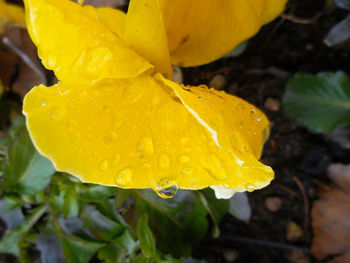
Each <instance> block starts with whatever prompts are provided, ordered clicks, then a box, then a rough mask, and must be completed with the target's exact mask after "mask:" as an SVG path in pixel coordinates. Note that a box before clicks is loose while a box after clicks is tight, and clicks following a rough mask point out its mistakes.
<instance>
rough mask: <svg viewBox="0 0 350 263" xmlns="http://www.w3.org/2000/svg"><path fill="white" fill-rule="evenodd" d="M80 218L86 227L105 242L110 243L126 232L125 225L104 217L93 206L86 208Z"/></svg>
mask: <svg viewBox="0 0 350 263" xmlns="http://www.w3.org/2000/svg"><path fill="white" fill-rule="evenodd" d="M80 217H81V219H82V220H83V221H84V225H85V227H87V228H88V229H89V230H90V231H91V233H93V234H94V236H96V237H97V238H98V239H100V240H103V241H110V240H112V239H113V238H115V237H116V236H118V235H120V234H121V233H123V231H124V230H125V227H124V226H123V225H121V224H119V223H117V222H115V221H113V220H111V219H110V218H108V217H106V216H104V215H103V214H101V213H100V212H99V211H97V210H96V208H95V207H93V206H88V207H85V208H84V210H83V212H82V213H81V215H80Z"/></svg>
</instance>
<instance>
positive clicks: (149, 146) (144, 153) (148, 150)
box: [137, 137, 154, 158]
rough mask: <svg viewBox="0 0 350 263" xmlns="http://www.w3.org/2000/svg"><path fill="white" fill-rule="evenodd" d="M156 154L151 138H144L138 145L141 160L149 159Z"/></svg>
mask: <svg viewBox="0 0 350 263" xmlns="http://www.w3.org/2000/svg"><path fill="white" fill-rule="evenodd" d="M153 153H154V147H153V141H152V139H151V138H147V137H146V138H143V139H142V140H141V141H140V143H139V145H138V153H137V154H138V155H139V156H140V157H141V158H149V157H151V156H152V155H153Z"/></svg>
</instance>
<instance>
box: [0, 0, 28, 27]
mask: <svg viewBox="0 0 350 263" xmlns="http://www.w3.org/2000/svg"><path fill="white" fill-rule="evenodd" d="M8 24H16V25H18V26H24V24H25V22H24V11H23V9H22V8H20V7H19V6H16V5H12V4H7V3H6V2H5V1H4V0H0V31H1V30H2V28H3V27H4V26H6V25H8Z"/></svg>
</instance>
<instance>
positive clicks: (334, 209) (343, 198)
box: [311, 164, 350, 263]
mask: <svg viewBox="0 0 350 263" xmlns="http://www.w3.org/2000/svg"><path fill="white" fill-rule="evenodd" d="M328 176H329V177H330V178H331V179H332V181H333V182H334V184H333V185H331V186H322V187H321V189H320V190H321V191H320V200H318V201H316V202H315V203H314V206H313V208H312V212H311V216H312V227H313V230H314V238H313V241H312V248H311V249H312V253H313V254H314V256H315V257H316V258H317V259H319V260H322V259H324V258H325V257H326V256H328V255H333V256H335V257H334V259H333V260H331V261H330V262H331V263H344V262H350V165H342V164H332V165H330V167H329V169H328Z"/></svg>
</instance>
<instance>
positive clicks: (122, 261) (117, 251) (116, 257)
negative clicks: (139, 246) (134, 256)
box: [97, 243, 128, 263]
mask: <svg viewBox="0 0 350 263" xmlns="http://www.w3.org/2000/svg"><path fill="white" fill-rule="evenodd" d="M97 256H98V258H99V259H100V260H103V261H104V262H106V263H126V262H128V260H127V253H126V251H125V250H123V249H121V248H120V247H118V246H116V245H115V244H114V243H110V244H108V245H107V246H105V247H103V248H102V249H100V250H99V251H98V254H97Z"/></svg>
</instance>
